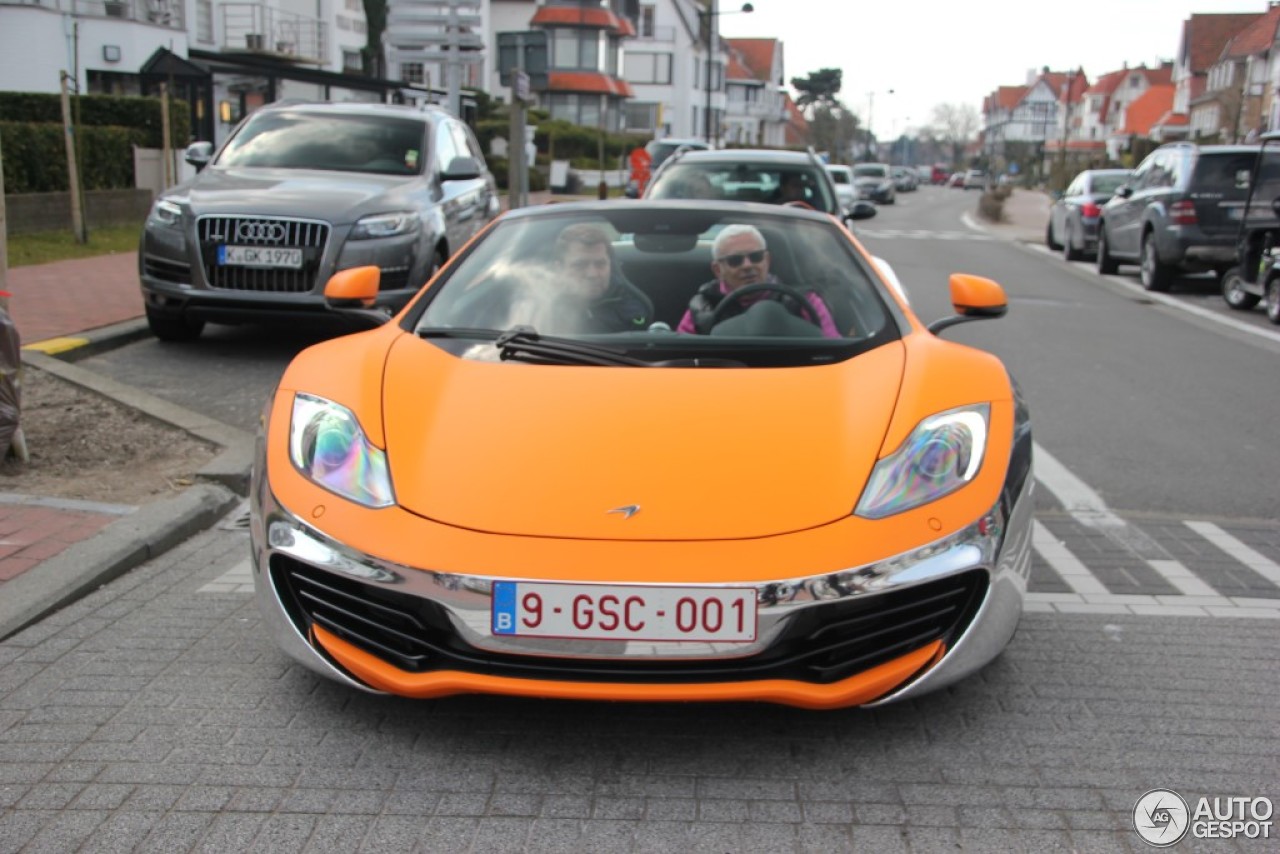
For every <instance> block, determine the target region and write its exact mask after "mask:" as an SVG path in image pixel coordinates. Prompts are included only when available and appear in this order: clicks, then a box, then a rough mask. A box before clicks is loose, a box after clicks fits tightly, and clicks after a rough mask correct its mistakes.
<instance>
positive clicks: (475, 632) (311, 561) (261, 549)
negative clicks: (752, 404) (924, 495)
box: [252, 478, 1032, 702]
mask: <svg viewBox="0 0 1280 854" xmlns="http://www.w3.org/2000/svg"><path fill="white" fill-rule="evenodd" d="M1031 484H1032V479H1030V478H1028V479H1027V482H1026V484H1025V485H1024V486H1023V490H1022V494H1021V495H1019V496H1018V499H1017V501H1016V503H1015V504H1014V506H1013V512H1012V513H1011V517H1010V519H1008V520H1005V519H1004V518H1003V514H1002V513H1001V511H1000V509H999V507H997V508H993V509H992V511H991V512H990V513H988V514H987V515H985V516H984V517H983V518H982V519H980V520H979V521H977V522H975V523H973V524H972V525H969V526H968V527H966V528H964V529H962V530H961V531H959V532H957V533H955V534H952V535H950V536H947V537H944V538H942V539H940V540H938V541H935V542H934V543H931V544H929V545H927V546H924V547H922V548H919V549H915V550H912V551H910V552H906V553H903V554H900V555H897V556H894V557H892V558H889V559H887V560H883V561H878V562H876V563H873V564H868V565H866V566H860V567H853V568H850V569H847V570H844V571H841V572H836V573H828V574H824V575H820V576H809V577H800V578H784V579H779V580H775V581H768V582H761V583H755V584H753V585H751V586H753V587H755V590H756V598H757V603H758V607H759V624H758V625H759V630H758V633H757V639H756V641H755V642H753V643H750V644H737V643H734V644H724V643H720V644H714V643H687V642H679V643H660V644H657V643H652V642H645V643H636V642H630V643H625V644H624V643H621V642H617V641H610V642H601V643H599V644H595V645H587V644H583V643H582V642H580V641H564V640H554V639H546V638H518V639H516V638H509V637H495V636H493V635H492V634H490V620H491V616H490V613H491V611H490V609H491V595H490V593H491V590H492V584H493V582H494V581H505V580H519V579H515V578H512V577H509V576H472V575H457V574H450V573H445V572H437V571H433V570H429V569H420V568H417V567H409V566H404V565H400V564H396V563H392V562H389V561H385V560H381V559H378V558H376V557H373V556H371V555H367V554H361V553H358V552H356V551H354V550H352V549H350V548H348V547H346V546H344V545H343V544H341V543H338V542H336V541H334V540H332V539H331V538H329V537H327V536H326V535H325V534H323V533H322V532H320V531H318V530H316V529H315V528H313V527H312V526H310V525H308V524H306V523H305V522H303V521H302V520H301V519H299V518H298V517H296V516H294V515H293V514H291V513H290V512H289V511H287V510H285V509H284V508H283V507H281V506H279V504H278V503H277V502H276V501H275V499H274V496H272V495H271V494H270V491H269V489H267V488H265V484H260V485H259V491H258V494H257V495H256V496H255V498H257V499H258V501H257V502H256V503H258V504H259V506H258V507H257V508H255V510H256V513H255V515H256V518H255V519H254V520H253V531H252V533H253V562H254V585H255V589H256V591H257V600H258V604H259V607H260V609H261V611H262V613H263V615H264V618H265V620H266V622H267V623H268V625H269V626H270V628H271V631H272V633H273V634H274V636H275V638H276V640H277V642H278V643H279V644H280V645H281V647H282V648H283V649H284V650H285V651H286V652H287V653H288V654H289V655H291V656H292V657H294V658H295V659H297V660H299V661H300V662H302V663H303V664H305V665H306V666H307V667H309V668H311V669H312V670H315V671H317V672H319V673H321V674H323V675H326V676H328V677H330V678H333V679H337V680H339V681H341V682H344V683H346V684H349V685H352V686H355V687H359V688H361V689H362V690H366V691H368V690H371V689H370V688H369V687H368V686H366V685H364V684H363V683H360V682H358V681H356V680H353V679H352V678H351V677H350V676H348V675H347V674H346V673H345V672H343V671H342V670H340V669H339V668H337V667H335V666H334V665H333V664H332V663H331V662H330V661H329V660H328V659H327V658H326V657H325V656H324V655H323V654H322V653H321V652H320V651H318V650H317V649H315V648H314V647H313V645H312V644H311V642H310V641H309V640H308V639H307V638H305V637H304V636H303V635H302V633H301V631H300V630H299V628H298V627H297V626H296V625H295V624H294V622H293V621H292V619H290V617H289V616H288V614H287V612H286V609H285V608H284V606H283V604H282V602H281V601H280V599H279V593H278V591H277V590H276V588H275V585H274V584H273V583H272V582H271V580H270V578H269V577H268V575H267V574H266V570H267V567H268V566H269V561H270V558H271V556H272V555H273V554H280V555H285V556H288V557H290V558H292V559H294V560H297V561H301V562H303V563H306V564H308V565H310V566H312V567H316V568H318V569H321V570H323V571H326V572H332V573H334V574H337V575H342V576H347V577H350V578H353V579H357V580H359V581H361V582H363V583H366V584H371V585H383V586H386V587H387V588H388V589H394V590H395V591H396V592H398V593H403V594H408V595H411V596H417V597H421V598H424V599H428V600H431V601H433V602H436V603H438V604H439V605H440V606H442V607H443V609H444V610H445V611H446V612H447V613H448V614H449V617H450V619H451V621H452V623H453V626H454V629H455V631H457V632H458V635H459V636H460V637H461V638H462V639H463V640H464V641H466V642H467V643H468V644H470V645H472V646H474V647H476V648H477V649H482V650H487V651H491V652H495V653H503V654H516V655H530V656H539V655H541V656H559V657H567V656H571V657H574V658H590V657H594V658H601V659H614V660H623V659H626V658H633V657H635V658H645V659H648V660H654V659H666V660H680V659H702V660H706V659H734V658H742V657H748V656H752V655H756V654H758V653H760V652H762V651H763V650H765V649H767V648H769V646H770V645H771V643H773V641H774V640H775V639H776V638H777V637H778V635H779V634H780V633H781V632H782V631H783V629H784V628H785V625H786V622H787V620H788V618H789V617H790V616H792V615H793V614H795V613H797V612H799V611H801V610H802V609H807V608H821V607H823V606H824V605H829V604H831V603H835V602H842V601H847V600H848V599H850V598H852V597H863V596H870V595H875V594H878V593H883V592H886V591H889V590H893V589H900V588H903V587H907V586H911V585H915V584H920V583H924V582H927V581H932V580H936V579H939V578H943V577H946V576H950V575H957V574H960V573H963V572H968V571H970V570H974V569H985V570H986V571H988V572H989V573H990V576H991V585H990V589H989V590H988V593H987V595H986V597H985V599H984V601H983V603H982V604H981V606H980V610H979V612H978V614H977V615H976V616H975V617H974V618H973V620H972V621H971V623H970V625H969V626H968V628H967V629H966V630H965V632H964V634H963V635H962V636H961V637H960V639H959V641H958V642H955V643H954V645H953V647H952V648H951V649H949V650H948V651H947V654H946V655H945V656H944V657H943V659H942V660H941V661H940V662H938V663H937V664H936V665H935V666H934V667H933V668H932V669H931V670H929V671H928V672H927V673H925V674H924V676H923V677H922V678H921V679H919V680H917V681H916V682H913V683H912V684H910V685H908V686H907V687H906V688H904V689H902V690H901V691H899V692H897V693H895V694H893V695H891V696H890V697H888V698H886V699H885V700H883V701H881V702H887V701H888V700H890V699H899V698H903V697H907V696H915V695H916V694H918V693H922V692H923V691H926V690H932V689H933V688H937V687H941V686H942V685H945V684H948V683H950V682H952V681H954V680H956V679H959V678H961V677H962V676H964V675H966V674H967V673H969V672H972V671H973V670H976V669H977V668H978V667H981V666H982V665H983V664H985V663H986V662H987V661H989V660H990V659H991V658H993V657H995V655H997V654H998V653H999V651H1000V650H1001V649H1003V647H1004V644H1005V643H1006V642H1007V641H1008V638H1009V637H1010V636H1011V635H1012V634H1013V631H1014V629H1015V628H1016V626H1017V622H1018V618H1019V616H1020V614H1021V611H1022V601H1023V594H1024V593H1025V590H1026V579H1027V574H1028V572H1029V567H1030V540H1031V535H1030V529H1031V524H1030V516H1031V502H1030V501H1029V500H1027V497H1028V494H1029V493H1030V490H1031ZM628 583H633V582H628ZM690 586H705V587H714V586H722V585H709V584H704V585H697V584H695V585H690ZM733 586H741V585H733Z"/></svg>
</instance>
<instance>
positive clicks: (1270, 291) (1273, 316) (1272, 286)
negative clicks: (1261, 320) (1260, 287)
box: [1266, 277, 1280, 326]
mask: <svg viewBox="0 0 1280 854" xmlns="http://www.w3.org/2000/svg"><path fill="white" fill-rule="evenodd" d="M1266 310H1267V320H1270V321H1271V322H1272V323H1274V324H1276V325H1277V326H1280V277H1277V278H1274V279H1272V280H1271V281H1269V282H1267V304H1266Z"/></svg>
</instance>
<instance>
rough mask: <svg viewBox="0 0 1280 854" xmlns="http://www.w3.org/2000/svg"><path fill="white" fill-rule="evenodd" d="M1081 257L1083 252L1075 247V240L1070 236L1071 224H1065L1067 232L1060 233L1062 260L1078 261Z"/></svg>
mask: <svg viewBox="0 0 1280 854" xmlns="http://www.w3.org/2000/svg"><path fill="white" fill-rule="evenodd" d="M1083 257H1084V254H1083V253H1082V252H1080V250H1078V249H1076V245H1075V241H1074V240H1073V239H1072V237H1071V226H1067V233H1066V234H1064V235H1062V260H1064V261H1079V260H1080V259H1081V258H1083Z"/></svg>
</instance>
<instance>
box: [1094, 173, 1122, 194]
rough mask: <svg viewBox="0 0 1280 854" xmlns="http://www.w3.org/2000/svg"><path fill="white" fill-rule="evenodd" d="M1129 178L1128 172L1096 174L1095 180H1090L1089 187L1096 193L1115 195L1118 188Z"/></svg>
mask: <svg viewBox="0 0 1280 854" xmlns="http://www.w3.org/2000/svg"><path fill="white" fill-rule="evenodd" d="M1128 180H1129V173H1127V172H1123V173H1119V174H1113V175H1094V176H1093V180H1091V181H1090V182H1089V189H1090V191H1091V192H1092V193H1093V194H1094V195H1098V196H1113V195H1115V192H1116V190H1118V189H1120V187H1121V186H1123V185H1124V183H1125V182H1126V181H1128Z"/></svg>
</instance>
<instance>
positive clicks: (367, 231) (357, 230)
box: [351, 211, 419, 240]
mask: <svg viewBox="0 0 1280 854" xmlns="http://www.w3.org/2000/svg"><path fill="white" fill-rule="evenodd" d="M418 222H419V220H418V215H417V214H416V213H414V212H412V211H401V212H400V213H389V214H378V215H377V216H367V217H365V218H364V219H362V220H360V221H359V222H357V223H356V224H355V226H354V227H353V228H352V229H351V239H352V240H369V239H371V238H374V237H395V236H397V235H400V234H410V233H412V232H414V231H417V230H418Z"/></svg>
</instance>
